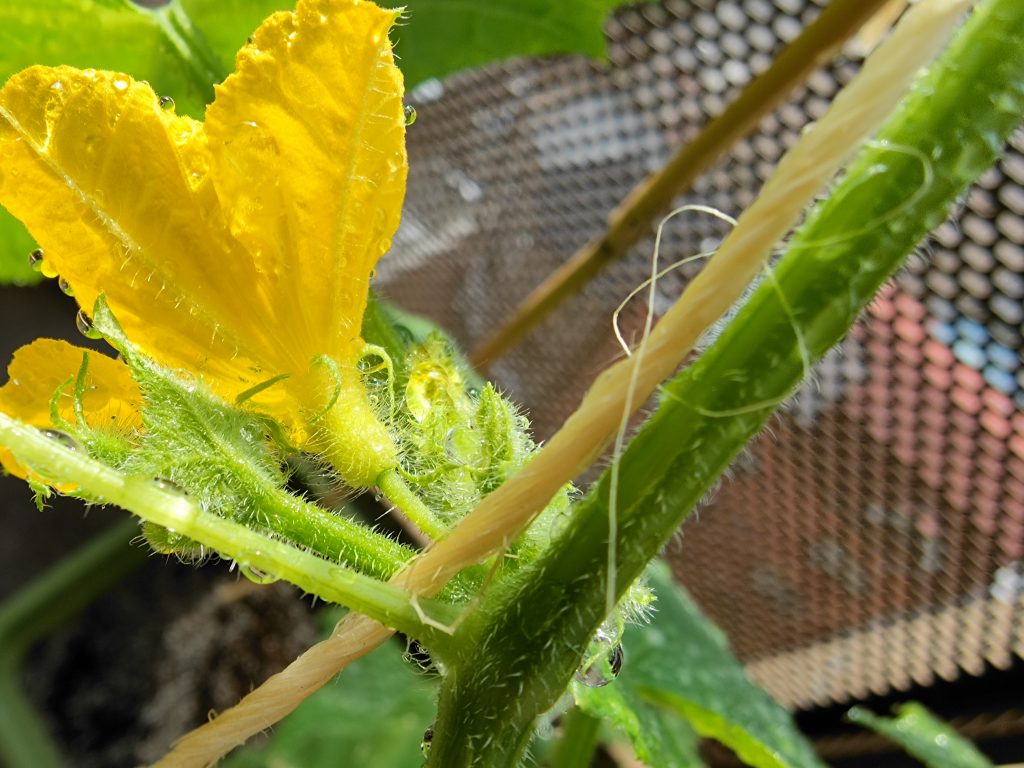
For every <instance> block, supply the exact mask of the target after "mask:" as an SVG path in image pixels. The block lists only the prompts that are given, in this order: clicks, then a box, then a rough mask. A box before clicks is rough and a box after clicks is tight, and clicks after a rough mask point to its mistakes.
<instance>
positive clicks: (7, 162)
mask: <svg viewBox="0 0 1024 768" xmlns="http://www.w3.org/2000/svg"><path fill="white" fill-rule="evenodd" d="M396 16H397V13H396V12H395V11H387V10H382V9H380V8H378V7H376V6H375V5H373V4H372V3H369V2H359V0H300V2H299V4H298V6H297V9H296V11H295V12H294V13H280V14H275V15H274V16H272V17H271V18H270V19H268V20H267V21H266V22H265V23H264V24H263V26H261V27H260V29H259V30H258V31H257V33H256V35H255V36H254V39H253V42H252V43H251V44H249V45H247V46H246V47H245V48H243V50H242V51H241V52H240V53H239V55H238V59H237V65H238V71H237V73H236V74H234V75H232V76H230V77H229V78H228V79H227V80H226V81H225V82H224V84H223V85H222V86H220V87H218V89H217V97H216V101H215V103H214V104H213V105H211V107H210V108H209V110H208V116H207V122H206V124H205V126H204V125H203V124H202V123H198V122H196V121H194V120H191V119H189V118H183V117H177V116H175V115H174V114H173V112H169V111H167V110H165V109H163V108H162V107H161V106H160V104H159V100H158V98H157V96H156V94H154V93H153V91H152V90H151V89H150V88H149V86H148V84H146V83H138V82H135V81H133V80H132V79H131V78H129V77H127V76H125V75H121V74H116V73H110V72H96V71H89V70H85V71H81V70H76V69H72V68H69V67H56V68H46V67H33V68H30V69H28V70H25V71H24V72H21V73H19V74H18V75H15V76H14V77H12V78H11V79H10V80H9V81H8V83H7V84H6V86H4V88H3V90H2V91H0V160H2V166H0V203H2V204H3V205H4V206H6V207H7V208H8V209H9V210H11V211H12V213H14V214H15V216H17V217H18V218H19V219H21V220H22V221H23V222H24V223H25V224H26V225H27V226H28V228H29V230H30V232H32V234H33V235H34V236H35V237H36V239H37V240H38V242H39V243H40V245H41V246H42V247H43V248H44V251H45V253H46V258H45V263H46V265H47V269H49V270H52V271H56V272H58V273H60V274H61V276H62V277H64V278H65V279H66V280H67V281H68V283H69V284H70V285H71V287H72V288H73V289H74V292H75V296H76V298H77V299H78V301H79V303H80V304H81V305H82V307H83V309H85V310H86V311H87V312H88V311H90V310H91V308H92V305H93V302H94V300H95V298H96V297H97V295H98V294H99V293H101V292H102V293H104V294H105V295H106V297H107V301H108V303H109V305H110V308H111V310H112V311H113V312H114V314H115V316H116V317H117V318H118V320H119V321H120V322H121V324H122V326H123V327H124V330H125V332H126V334H127V336H128V338H129V339H130V340H131V341H132V343H133V344H134V345H135V346H136V347H137V348H139V350H140V351H142V352H144V353H146V354H148V355H149V356H151V357H153V358H154V359H156V360H157V361H159V362H161V363H163V364H164V365H166V366H169V367H171V368H185V369H188V370H190V371H193V372H196V373H199V374H201V375H202V376H203V377H204V379H205V381H206V382H207V383H208V384H209V385H210V386H211V387H212V388H213V389H214V390H216V391H217V392H219V393H220V394H221V395H222V396H224V397H226V398H228V399H232V398H234V397H235V396H236V395H237V394H239V393H240V392H242V391H243V390H247V389H249V388H250V387H253V386H254V385H257V384H259V383H261V382H264V381H266V380H268V379H270V378H273V377H276V376H278V375H280V374H287V375H289V376H291V377H292V378H291V379H289V380H288V381H287V382H285V384H284V385H283V386H280V387H272V388H271V389H269V390H267V391H266V392H264V393H261V394H260V395H259V397H258V400H257V402H258V404H259V405H260V406H261V407H263V408H265V409H268V410H269V412H270V413H271V414H272V415H274V416H275V417H277V418H278V419H279V420H280V421H282V423H284V424H285V426H286V427H289V428H293V429H294V430H295V431H293V439H294V440H297V441H300V442H301V441H304V440H305V439H306V438H307V437H308V434H309V433H310V431H312V430H318V429H321V428H322V427H323V425H322V424H316V425H310V424H308V423H307V422H308V421H309V419H310V418H311V417H312V416H313V415H314V414H317V413H319V412H320V411H321V409H322V408H323V406H324V404H325V403H326V402H328V401H329V400H330V399H331V396H330V390H329V388H328V391H324V387H323V385H322V381H323V376H322V375H315V374H311V373H310V366H311V363H312V361H313V360H314V359H315V358H319V357H321V356H324V355H326V356H328V357H330V358H332V359H333V360H335V361H336V362H337V363H338V369H339V372H340V375H339V376H338V377H335V379H336V382H337V383H338V384H339V386H341V388H342V389H343V390H344V391H343V392H340V397H336V398H335V401H336V402H338V403H345V404H346V407H350V408H352V409H354V411H353V413H355V414H357V417H355V418H352V417H351V414H341V413H337V414H335V415H334V418H331V419H329V420H328V421H329V422H330V423H331V424H335V425H339V429H340V430H341V432H342V433H344V434H340V435H338V438H339V440H340V441H341V442H345V441H351V440H356V441H358V440H363V441H364V442H367V443H368V444H369V445H370V450H369V451H364V453H366V454H367V455H369V454H370V453H372V454H374V455H378V456H380V457H382V458H380V460H379V461H376V460H375V462H371V464H374V466H373V467H369V468H367V469H366V471H365V472H364V473H363V474H362V476H361V477H360V479H359V481H360V482H365V480H366V478H367V477H369V476H370V474H372V473H373V472H375V471H377V470H378V469H379V468H380V467H381V466H384V465H385V464H387V462H393V461H394V449H393V446H391V445H390V438H387V435H386V430H384V428H383V426H382V425H380V424H379V423H378V422H377V421H376V418H375V417H374V416H373V413H372V408H370V406H369V402H368V400H367V398H366V393H365V391H363V389H362V386H361V384H360V382H359V377H358V375H357V373H356V371H355V365H356V361H357V358H358V355H359V353H360V350H361V349H362V346H363V345H362V342H361V340H360V338H359V331H360V323H361V319H362V314H363V311H364V308H365V303H366V295H367V288H368V280H369V276H370V273H371V271H372V269H373V267H374V265H375V263H376V261H377V259H378V258H379V257H380V255H381V254H382V253H383V252H384V251H385V250H387V248H388V247H389V245H390V237H391V236H392V234H393V232H394V230H395V228H396V227H397V225H398V218H399V215H400V211H401V202H402V195H403V193H404V188H405V176H406V158H405V149H404V114H403V106H402V79H401V75H400V73H399V72H398V70H397V68H396V67H395V65H394V61H393V57H392V53H391V43H390V41H389V40H388V36H387V34H388V30H389V29H390V27H391V26H392V24H393V23H394V21H395V18H396ZM358 414H361V415H358ZM359 450H361V449H359ZM359 450H356V453H359ZM342 453H343V454H344V451H343V452H342ZM356 459H357V457H355V456H342V457H340V458H339V460H340V461H342V462H349V461H353V462H356V463H358V461H356ZM357 474H358V473H357Z"/></svg>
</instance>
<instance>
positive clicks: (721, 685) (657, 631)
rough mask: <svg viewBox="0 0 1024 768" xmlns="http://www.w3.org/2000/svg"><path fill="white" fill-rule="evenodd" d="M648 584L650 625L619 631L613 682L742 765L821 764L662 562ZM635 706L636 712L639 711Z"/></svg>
mask: <svg viewBox="0 0 1024 768" xmlns="http://www.w3.org/2000/svg"><path fill="white" fill-rule="evenodd" d="M651 585H652V586H653V587H654V590H655V593H656V595H657V597H658V602H657V603H656V607H657V611H656V613H655V614H654V618H653V620H652V621H651V624H650V625H649V626H646V627H629V628H628V629H627V630H626V633H625V636H624V638H623V646H624V648H625V652H626V660H625V665H624V667H623V671H622V674H621V675H620V676H619V678H618V680H616V682H615V683H614V685H616V686H622V687H623V689H625V690H628V691H630V693H631V695H636V696H637V697H638V698H639V699H641V700H643V701H646V702H647V703H649V704H655V705H658V706H659V707H662V708H664V709H665V710H668V711H670V712H673V713H675V714H676V715H678V716H680V717H682V718H683V719H685V720H686V721H688V722H689V725H690V726H691V727H692V728H693V730H695V731H696V732H697V733H699V734H700V735H701V736H706V737H709V738H713V739H717V740H718V741H720V742H722V743H723V744H725V745H726V746H728V747H729V748H730V749H732V750H733V751H735V752H736V754H737V755H739V757H740V758H741V759H742V760H744V761H745V762H746V763H747V764H748V765H752V766H756V767H757V768H820V766H822V763H821V761H819V760H818V758H817V757H816V756H815V755H814V752H813V751H812V750H811V748H810V746H809V745H808V743H807V742H806V741H805V739H804V738H803V736H801V735H800V732H799V731H798V730H797V728H796V725H795V724H794V722H793V719H792V717H791V716H790V715H789V713H788V712H786V710H784V709H783V708H782V707H781V706H779V705H778V704H776V703H775V702H774V701H772V700H771V698H769V696H768V694H766V693H765V692H764V691H762V690H761V689H760V688H758V687H757V686H756V685H754V684H753V683H752V682H750V679H749V678H748V677H747V675H746V672H745V671H744V670H743V666H742V665H741V664H740V663H739V661H737V660H736V658H735V657H734V656H733V655H732V652H731V651H730V650H729V646H728V643H727V641H726V639H725V636H724V635H723V634H722V632H721V630H719V629H718V628H717V627H715V626H714V625H713V624H712V623H711V622H710V621H709V620H708V619H707V618H705V617H704V616H703V615H702V614H701V612H700V610H699V609H698V608H697V607H696V606H695V605H694V604H693V602H692V601H691V600H690V598H689V596H688V595H687V594H686V593H685V592H684V591H683V590H682V589H681V588H680V587H679V586H678V585H676V584H675V582H674V580H673V579H672V577H671V574H670V572H669V570H668V568H667V567H666V566H665V565H663V564H657V565H656V566H654V567H653V568H652V569H651ZM635 712H636V714H637V717H638V718H641V717H643V710H641V709H637V710H635ZM653 725H654V724H652V727H653Z"/></svg>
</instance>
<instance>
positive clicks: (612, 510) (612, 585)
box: [605, 204, 736, 615]
mask: <svg viewBox="0 0 1024 768" xmlns="http://www.w3.org/2000/svg"><path fill="white" fill-rule="evenodd" d="M691 211H693V212H698V213H706V214H709V215H711V216H714V217H716V218H718V219H721V220H722V221H725V222H727V223H728V224H730V225H732V226H734V227H735V226H736V219H734V218H733V217H732V216H729V215H727V214H725V213H723V212H722V211H720V210H718V209H717V208H712V207H711V206H707V205H696V204H691V205H683V206H680V207H679V208H676V209H675V210H673V211H670V212H669V213H668V214H667V215H666V216H665V217H664V218H663V219H662V220H661V222H659V224H658V230H657V232H656V234H655V236H654V248H653V250H652V251H651V276H650V277H648V278H647V279H646V280H645V281H644V282H643V283H641V284H640V285H639V286H638V287H637V288H635V289H634V290H633V291H632V292H631V293H630V294H629V295H628V296H627V297H626V298H625V299H624V300H623V302H622V303H621V304H620V305H619V306H618V307H617V308H616V309H615V312H614V313H612V327H613V328H614V329H615V337H616V338H617V339H618V340H619V343H620V344H621V345H622V348H623V349H624V350H625V351H626V356H627V357H629V356H630V351H629V345H628V344H626V342H625V339H623V338H622V333H621V332H620V331H619V323H618V320H619V313H620V312H621V311H622V308H623V307H624V306H625V305H626V303H627V302H628V301H629V300H630V299H632V298H633V297H634V296H636V295H637V294H638V293H639V292H640V291H642V290H643V289H644V288H645V287H646V288H647V289H648V290H647V312H646V315H645V316H644V330H643V334H642V335H641V337H640V345H639V347H638V348H637V354H636V363H635V365H634V366H633V368H632V370H631V372H630V377H629V385H628V386H627V387H626V397H625V399H624V400H623V403H622V417H621V418H620V419H619V427H618V429H617V430H616V432H615V443H614V447H613V449H612V462H611V466H610V467H609V471H608V560H607V566H606V567H607V571H608V575H607V577H606V580H605V613H606V614H608V615H610V614H611V613H612V611H614V610H615V603H616V602H617V600H618V597H617V592H618V589H617V583H616V576H617V573H618V543H619V467H620V463H621V459H622V451H623V449H624V447H625V444H626V431H627V430H628V429H629V420H630V417H632V415H633V412H634V410H635V408H634V405H633V400H634V397H635V395H636V389H637V386H638V383H639V375H640V369H641V368H642V367H643V364H644V353H645V352H646V350H647V339H648V338H649V337H650V335H651V328H653V326H654V301H655V297H656V296H657V290H658V278H659V277H661V276H662V275H664V274H665V273H666V272H668V271H670V270H672V269H675V268H676V267H678V266H681V265H682V264H686V263H688V262H690V261H693V260H694V259H698V258H703V257H704V256H706V255H708V254H704V253H701V254H697V255H696V256H691V257H689V258H686V259H683V260H682V261H679V262H676V263H675V264H673V265H672V266H671V267H668V269H666V270H664V271H662V272H659V271H658V258H659V256H660V254H661V238H662V235H663V234H664V232H665V225H666V224H668V222H669V221H671V220H672V219H673V218H674V217H675V216H678V215H680V214H683V213H689V212H691Z"/></svg>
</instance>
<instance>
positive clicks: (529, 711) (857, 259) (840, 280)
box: [428, 0, 1024, 768]
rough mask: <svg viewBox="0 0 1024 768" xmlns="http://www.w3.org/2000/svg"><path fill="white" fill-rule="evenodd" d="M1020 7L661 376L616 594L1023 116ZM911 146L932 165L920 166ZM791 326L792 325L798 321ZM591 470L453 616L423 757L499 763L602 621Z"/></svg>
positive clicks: (903, 109)
mask: <svg viewBox="0 0 1024 768" xmlns="http://www.w3.org/2000/svg"><path fill="white" fill-rule="evenodd" d="M1020 29H1024V3H1021V2H1020V0H989V2H984V3H982V4H981V5H980V6H979V7H978V9H977V10H976V11H975V13H974V15H973V16H972V17H971V19H970V20H969V21H968V23H967V24H966V25H965V26H964V28H963V29H962V31H961V33H960V34H959V35H958V37H957V38H956V39H955V40H954V42H953V44H952V45H951V46H950V48H949V49H948V50H947V52H946V53H945V54H944V56H943V57H942V59H941V60H940V61H939V62H937V63H936V64H935V65H934V66H933V67H932V68H931V69H930V70H929V72H928V73H927V75H926V76H925V77H924V78H922V79H921V80H920V81H919V82H918V83H917V84H916V85H915V88H914V90H913V91H912V93H911V94H910V95H909V96H908V97H907V98H906V99H905V100H904V102H903V103H902V104H901V106H900V108H899V109H898V110H897V111H896V113H895V114H894V115H893V117H892V118H891V119H890V120H889V122H888V123H887V125H886V127H885V128H884V129H883V131H882V132H881V135H880V137H879V138H880V141H878V142H876V143H875V144H874V145H873V146H870V147H868V148H866V149H864V150H863V151H862V152H861V153H860V154H859V155H858V158H857V159H856V161H855V162H854V163H853V165H852V166H851V168H850V170H849V172H848V174H847V176H846V177H845V179H844V180H843V181H842V182H841V183H840V184H839V185H838V186H837V188H836V189H835V191H834V192H833V194H832V195H831V196H830V198H829V199H828V200H826V201H825V203H823V204H822V205H821V206H819V207H818V208H817V209H816V210H815V211H813V212H812V214H811V215H810V217H809V218H808V220H807V223H806V224H805V225H804V227H803V228H802V229H801V231H800V232H799V233H798V234H797V236H796V237H795V238H794V240H793V241H792V243H791V245H790V247H789V249H788V251H787V253H786V255H785V257H784V258H783V260H782V261H781V262H780V264H779V266H778V268H777V269H776V271H775V273H774V277H773V278H772V279H770V280H768V281H766V282H765V283H764V284H763V285H762V286H761V288H760V289H759V290H758V291H756V292H755V293H754V295H753V296H752V297H751V298H750V299H749V301H748V302H747V303H746V305H745V307H744V308H743V310H742V311H741V312H740V313H739V314H738V316H737V317H736V319H735V320H734V321H733V322H732V323H731V324H730V326H729V327H728V328H727V330H726V332H725V333H723V334H722V336H721V337H720V338H719V339H718V341H717V342H716V343H715V344H714V346H713V347H712V348H711V349H709V350H708V351H707V352H705V354H704V355H702V356H701V358H700V359H699V360H698V361H697V362H696V363H695V364H694V365H692V366H691V367H690V368H688V369H686V370H685V371H684V372H683V373H682V374H680V375H679V376H678V377H676V378H675V379H674V380H673V381H672V382H671V383H670V384H668V385H667V386H666V387H665V390H664V396H663V398H662V403H661V405H660V407H659V408H658V410H657V412H656V413H655V415H654V416H653V417H652V418H651V419H650V421H649V422H648V423H647V424H646V425H645V426H644V427H643V429H641V431H640V432H639V433H638V434H637V435H636V437H635V438H634V439H633V441H632V442H631V444H630V446H629V448H628V449H627V450H626V451H625V453H624V454H623V455H622V457H621V462H620V464H619V477H618V496H617V501H618V503H617V507H618V528H617V560H616V563H615V566H616V574H617V578H616V580H615V594H617V595H621V594H622V593H623V592H624V591H625V589H627V588H628V586H629V585H630V583H631V582H632V581H633V580H634V579H635V578H636V577H637V576H639V574H640V573H641V572H642V570H643V568H644V567H645V565H646V563H647V562H648V561H649V560H650V559H651V558H653V557H654V556H655V555H656V554H657V552H658V550H659V549H660V548H661V547H662V546H663V544H664V542H665V541H667V540H668V539H669V538H670V537H671V536H672V534H673V533H674V532H675V531H676V529H677V528H678V526H679V524H680V523H681V522H682V520H683V518H684V517H685V516H686V514H687V512H688V511H689V510H690V509H692V508H693V506H694V505H695V504H696V503H697V502H698V501H699V499H700V498H701V496H702V495H703V494H704V493H705V492H706V491H707V489H708V488H709V487H711V486H712V485H713V484H714V482H715V481H716V480H717V478H718V477H719V475H720V474H721V473H722V471H723V470H724V469H725V468H726V467H727V466H728V464H729V462H730V461H731V459H732V458H733V456H735V454H736V453H737V452H738V451H739V450H740V449H741V448H742V447H743V445H744V444H745V443H746V441H747V440H748V439H749V438H750V437H752V436H753V435H755V434H756V433H757V432H758V431H759V430H760V429H761V427H762V426H763V425H764V423H765V421H766V420H767V419H768V417H769V416H770V414H771V413H772V412H773V411H774V409H775V406H776V404H778V403H779V402H780V401H781V399H782V398H783V397H784V396H785V395H786V394H787V393H789V392H791V391H792V389H793V388H794V387H795V386H796V385H797V384H798V383H799V381H800V380H801V379H802V378H803V376H804V374H805V373H806V367H805V366H806V362H807V360H808V358H809V359H810V360H811V361H812V362H813V361H814V360H817V359H818V358H820V357H821V355H822V354H824V353H825V352H826V351H827V350H828V349H829V348H830V347H831V346H832V345H833V344H835V343H836V342H837V341H838V340H839V339H840V338H842V336H843V334H845V333H846V331H847V329H848V328H849V327H850V325H851V324H852V323H853V322H854V321H855V320H856V318H857V316H858V315H859V313H860V311H861V310H862V308H863V307H864V305H865V304H866V303H867V302H868V301H870V299H871V298H872V297H873V296H874V294H875V292H876V291H877V289H878V288H879V287H880V286H881V285H882V283H883V282H884V281H885V280H886V279H887V278H888V277H889V276H890V275H891V274H892V273H893V272H894V271H895V270H896V269H897V268H898V267H899V266H900V264H901V263H902V261H903V259H904V258H905V255H906V254H907V253H908V252H910V250H911V249H912V248H913V247H914V246H915V245H916V244H917V242H919V241H920V239H921V238H922V237H924V236H925V235H926V234H927V233H928V232H929V231H930V230H931V229H932V228H933V227H935V226H936V225H937V224H938V223H939V222H941V221H942V220H943V218H944V217H945V216H946V213H947V211H948V208H949V206H950V205H951V204H952V203H953V202H954V201H955V200H956V199H957V197H958V196H959V195H960V194H962V192H963V190H964V188H965V187H966V186H967V185H968V184H969V183H970V182H971V181H973V180H974V179H975V178H977V177H978V176H979V175H980V174H981V173H982V172H984V171H985V170H986V169H987V168H988V167H989V166H990V165H991V164H992V162H993V161H994V160H995V159H996V157H998V155H999V153H1000V151H1001V150H1002V147H1003V142H1004V141H1005V140H1006V138H1007V137H1008V136H1009V135H1010V134H1011V133H1012V131H1013V130H1014V129H1015V128H1016V127H1017V126H1018V125H1019V123H1020V121H1021V118H1022V116H1024V52H1022V50H1021V46H1022V43H1021V39H1020V36H1019V33H1018V30H1020ZM921 158H926V161H925V162H926V163H927V165H928V167H929V170H930V171H931V173H925V172H924V171H923V170H922V162H921ZM797 329H798V330H797ZM609 499H610V481H609V475H608V473H607V472H606V473H605V475H604V476H602V478H601V480H600V481H599V483H598V484H597V485H596V486H595V488H594V489H593V490H592V492H591V493H590V494H589V495H588V496H587V497H586V498H585V499H584V500H583V501H582V502H580V503H579V504H578V505H577V507H576V509H575V513H574V519H573V522H572V524H571V525H570V526H569V527H568V529H567V530H566V531H565V533H564V534H563V535H562V536H560V537H559V539H558V540H556V541H555V543H554V544H553V545H552V546H551V548H550V549H549V550H547V551H546V552H545V553H543V554H542V555H541V556H540V557H539V558H538V559H537V560H536V561H534V562H533V563H532V564H530V565H529V566H527V567H526V568H524V569H523V570H521V571H519V572H517V573H516V574H515V575H514V576H512V577H511V578H510V579H508V580H506V581H504V582H501V583H499V584H496V585H494V586H492V588H491V589H490V590H489V591H488V592H487V593H486V594H485V595H484V596H483V598H482V599H481V602H480V604H479V606H478V609H477V610H476V611H475V612H474V614H473V616H471V617H470V619H469V620H467V621H466V622H465V623H464V624H463V625H462V626H461V627H460V629H459V632H458V633H457V636H456V638H455V641H456V642H455V647H456V648H457V649H458V650H460V651H461V652H462V656H461V657H460V658H459V659H458V660H457V663H455V664H454V672H453V674H450V675H449V676H448V678H446V680H445V683H444V686H443V687H442V691H441V696H440V700H439V704H438V718H437V727H436V729H435V738H434V742H433V747H432V750H431V755H430V762H429V763H428V765H431V766H442V765H443V766H445V768H459V767H461V766H488V768H490V767H492V766H493V767H495V768H497V767H498V766H508V765H513V764H515V763H516V761H518V759H519V758H520V756H521V754H522V749H523V745H524V734H528V733H529V731H530V728H531V727H532V724H533V722H534V720H535V718H536V717H537V716H538V715H539V714H540V713H541V712H543V711H545V710H546V709H548V708H549V707H550V706H551V705H552V703H553V702H554V701H555V700H556V699H557V698H558V697H559V696H560V695H562V693H563V692H564V690H565V686H566V684H567V683H568V681H569V679H570V678H571V676H572V674H573V671H574V669H575V668H576V666H577V664H578V663H579V660H580V657H581V654H582V653H583V649H584V648H585V647H586V645H587V643H588V641H589V640H590V638H591V637H592V635H593V633H594V631H595V630H596V628H597V627H598V626H599V625H600V623H601V622H602V621H603V620H604V618H605V609H606V598H605V587H606V583H607V581H608V580H609V568H608V562H607V554H608V531H609V523H608V509H609Z"/></svg>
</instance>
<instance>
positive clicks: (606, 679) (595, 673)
mask: <svg viewBox="0 0 1024 768" xmlns="http://www.w3.org/2000/svg"><path fill="white" fill-rule="evenodd" d="M624 658H625V652H624V651H623V650H622V645H621V644H620V643H616V644H615V646H614V647H613V648H612V649H611V650H610V651H609V652H608V657H607V667H605V665H604V664H602V663H601V661H600V660H598V661H595V662H594V663H593V664H591V665H589V666H588V667H586V668H585V669H578V670H576V675H575V678H576V682H578V683H582V684H583V685H585V686H587V687H588V688H603V687H604V686H606V685H608V683H610V682H611V681H612V680H614V679H615V678H616V677H618V676H619V672H621V671H622V662H623V659H624Z"/></svg>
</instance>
